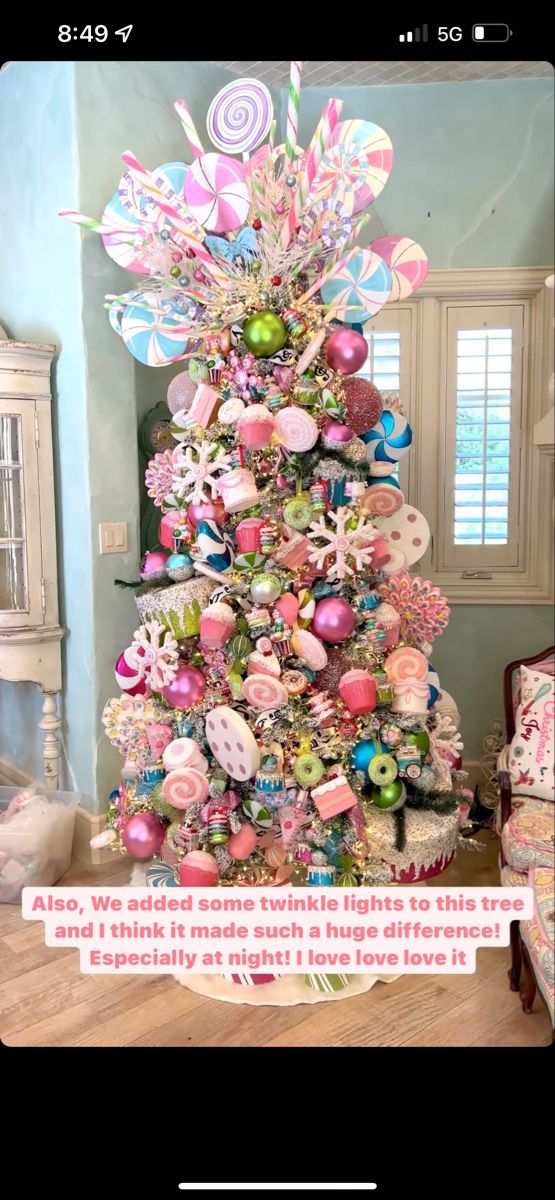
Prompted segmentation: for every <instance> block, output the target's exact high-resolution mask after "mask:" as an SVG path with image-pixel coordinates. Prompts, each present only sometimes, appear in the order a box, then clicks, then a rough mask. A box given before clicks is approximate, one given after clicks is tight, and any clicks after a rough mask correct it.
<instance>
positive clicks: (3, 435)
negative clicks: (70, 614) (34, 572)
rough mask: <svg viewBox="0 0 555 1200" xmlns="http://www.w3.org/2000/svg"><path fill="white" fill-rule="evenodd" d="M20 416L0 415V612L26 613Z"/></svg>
mask: <svg viewBox="0 0 555 1200" xmlns="http://www.w3.org/2000/svg"><path fill="white" fill-rule="evenodd" d="M22 460H23V451H22V437H21V417H20V416H18V415H14V414H11V413H10V414H2V413H0V612H27V611H28V596H27V580H26V570H25V566H26V564H25V507H24V497H23V486H24V485H23V462H22Z"/></svg>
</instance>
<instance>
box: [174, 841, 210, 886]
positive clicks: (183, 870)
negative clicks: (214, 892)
mask: <svg viewBox="0 0 555 1200" xmlns="http://www.w3.org/2000/svg"><path fill="white" fill-rule="evenodd" d="M217 878H218V864H217V862H216V859H215V858H213V857H212V855H211V854H208V853H207V852H206V850H190V851H189V853H188V854H186V855H185V858H183V859H182V860H181V863H180V864H179V883H180V886H181V887H212V886H213V885H214V884H215V882H216V880H217Z"/></svg>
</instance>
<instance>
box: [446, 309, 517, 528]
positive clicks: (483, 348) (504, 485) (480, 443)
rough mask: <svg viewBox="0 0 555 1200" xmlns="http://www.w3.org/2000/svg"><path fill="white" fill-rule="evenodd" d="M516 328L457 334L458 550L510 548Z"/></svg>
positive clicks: (456, 502)
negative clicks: (510, 468)
mask: <svg viewBox="0 0 555 1200" xmlns="http://www.w3.org/2000/svg"><path fill="white" fill-rule="evenodd" d="M512 355H513V331H512V329H487V328H486V329H461V330H459V331H458V333H457V379H456V387H457V404H456V418H455V419H456V428H455V480H454V496H455V520H454V544H455V545H456V546H506V545H507V542H508V540H509V480H510V478H511V476H510V471H509V464H510V454H511V442H513V441H514V431H512V430H511V417H512V409H513V407H514V405H512V400H513V393H514V385H513V370H512V366H513V358H512Z"/></svg>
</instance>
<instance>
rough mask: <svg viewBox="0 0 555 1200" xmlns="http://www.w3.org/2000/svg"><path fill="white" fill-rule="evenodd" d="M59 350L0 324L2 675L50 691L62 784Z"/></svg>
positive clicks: (46, 724)
mask: <svg viewBox="0 0 555 1200" xmlns="http://www.w3.org/2000/svg"><path fill="white" fill-rule="evenodd" d="M55 349H56V348H55V346H41V345H35V344H33V343H30V342H14V341H9V340H8V339H7V338H6V335H5V334H4V331H3V330H1V329H0V679H5V680H9V681H11V682H31V683H36V685H37V687H39V688H40V689H41V691H42V693H43V695H44V701H43V705H42V719H41V721H40V722H39V729H40V730H41V731H42V733H43V735H44V740H43V752H42V757H43V765H44V777H45V781H46V784H47V787H49V788H57V787H58V781H59V774H60V741H59V738H58V730H59V729H60V727H61V724H62V722H61V718H60V716H59V715H58V702H57V697H58V693H59V692H61V688H62V665H61V640H62V638H63V636H64V630H63V629H62V628H61V627H60V624H59V619H58V587H57V576H56V519H55V509H54V470H53V456H52V425H51V405H52V398H51V392H50V367H51V363H52V359H53V357H54V353H55ZM7 749H8V752H9V747H8V748H7ZM16 765H17V764H16Z"/></svg>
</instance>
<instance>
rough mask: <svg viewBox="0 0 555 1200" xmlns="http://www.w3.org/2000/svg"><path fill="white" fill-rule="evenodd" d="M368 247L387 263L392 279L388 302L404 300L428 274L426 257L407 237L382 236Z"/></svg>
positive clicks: (420, 248) (416, 243)
mask: <svg viewBox="0 0 555 1200" xmlns="http://www.w3.org/2000/svg"><path fill="white" fill-rule="evenodd" d="M370 249H371V250H373V251H374V252H375V253H376V254H379V256H380V258H383V260H384V262H385V263H387V265H388V267H389V269H390V271H391V276H392V279H393V286H392V288H391V295H390V297H389V300H388V304H394V303H395V301H396V300H406V299H407V297H408V296H412V293H413V292H415V291H416V290H417V288H419V287H420V285H421V284H422V283H424V280H425V278H426V275H427V274H428V257H427V255H426V254H425V253H424V250H423V249H422V246H419V244H418V242H413V240H412V238H407V237H383V238H378V239H377V240H376V241H375V242H372V243H371V246H370Z"/></svg>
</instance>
